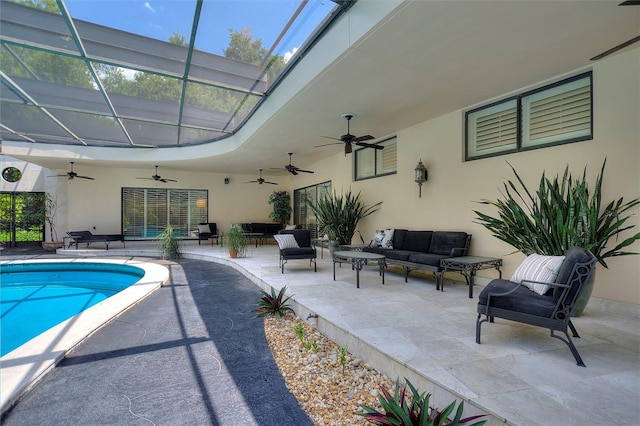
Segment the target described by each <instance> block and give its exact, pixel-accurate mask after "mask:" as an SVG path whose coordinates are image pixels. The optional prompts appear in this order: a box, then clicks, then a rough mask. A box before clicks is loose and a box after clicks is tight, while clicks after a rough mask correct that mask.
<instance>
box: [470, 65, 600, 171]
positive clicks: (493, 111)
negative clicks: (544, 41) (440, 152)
mask: <svg viewBox="0 0 640 426" xmlns="http://www.w3.org/2000/svg"><path fill="white" fill-rule="evenodd" d="M465 121H466V135H467V138H466V153H465V160H475V159H478V158H483V157H489V156H494V155H501V154H508V153H512V152H517V151H524V150H528V149H535V148H541V147H545V146H551V145H557V144H563V143H570V142H578V141H582V140H587V139H592V138H593V104H592V73H591V72H589V73H586V74H581V75H579V76H576V77H573V78H570V79H567V80H563V81H560V82H558V83H555V84H552V85H549V86H545V87H542V88H540V89H536V90H532V91H530V92H526V93H523V94H521V95H518V96H515V97H513V98H509V99H505V100H502V101H499V102H496V103H492V104H490V105H486V106H483V107H480V108H477V109H474V110H471V111H468V112H467V113H466V120H465Z"/></svg>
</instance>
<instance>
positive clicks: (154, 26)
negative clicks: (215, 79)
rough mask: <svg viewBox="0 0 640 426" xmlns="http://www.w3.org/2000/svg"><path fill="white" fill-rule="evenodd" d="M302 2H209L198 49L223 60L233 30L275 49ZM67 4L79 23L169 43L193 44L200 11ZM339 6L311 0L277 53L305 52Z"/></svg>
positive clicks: (178, 1)
mask: <svg viewBox="0 0 640 426" xmlns="http://www.w3.org/2000/svg"><path fill="white" fill-rule="evenodd" d="M299 3H300V0H205V2H204V3H203V7H202V13H201V17H200V23H199V26H198V36H197V38H196V47H197V48H198V49H200V50H204V51H207V52H210V53H214V54H218V55H221V54H222V49H223V48H225V47H226V46H227V45H228V43H229V31H228V29H229V28H232V29H234V30H236V31H238V30H240V29H242V28H245V27H248V28H251V33H252V34H253V35H254V36H255V37H258V38H261V39H262V42H263V46H264V47H266V48H269V47H270V46H271V43H273V42H274V40H275V38H276V37H277V36H278V34H279V33H280V31H281V30H282V28H283V27H284V26H285V24H286V22H287V21H288V20H289V19H290V17H291V16H292V15H293V13H294V11H295V9H296V8H297V7H298V4H299ZM66 4H67V7H68V9H69V11H70V13H71V15H72V16H73V17H74V18H75V19H80V20H84V21H89V22H93V23H96V24H100V25H105V26H110V27H113V28H117V29H119V30H123V31H127V32H132V33H136V34H140V35H144V36H146V37H151V38H155V39H158V40H163V41H166V40H167V39H168V38H169V37H170V36H171V35H172V34H173V33H174V32H176V31H177V32H179V33H181V34H183V35H185V36H186V37H187V40H188V38H189V36H190V34H191V25H192V23H193V15H194V11H195V1H194V0H163V1H161V0H157V1H154V0H146V1H139V0H67V1H66ZM333 6H334V3H333V2H331V1H329V0H327V1H322V0H311V1H310V2H309V5H308V6H307V7H306V8H305V11H304V12H303V13H302V15H301V17H302V20H301V22H299V23H298V22H297V23H296V24H295V25H294V26H293V29H295V30H297V31H296V34H294V35H292V36H290V37H287V38H285V43H284V45H283V46H280V47H279V48H278V50H277V51H276V53H278V54H281V55H284V54H285V52H287V51H291V50H292V49H293V48H297V47H299V46H300V44H302V43H303V42H304V40H306V38H307V37H308V35H309V33H310V32H311V31H313V29H314V28H316V27H317V25H318V24H319V22H320V21H321V20H322V19H324V17H325V16H326V15H327V14H328V13H329V11H330V10H331V9H332V8H333Z"/></svg>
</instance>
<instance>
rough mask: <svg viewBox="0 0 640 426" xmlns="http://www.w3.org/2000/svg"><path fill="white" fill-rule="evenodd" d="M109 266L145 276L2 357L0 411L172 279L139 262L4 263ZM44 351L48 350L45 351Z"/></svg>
mask: <svg viewBox="0 0 640 426" xmlns="http://www.w3.org/2000/svg"><path fill="white" fill-rule="evenodd" d="M62 262H64V263H109V264H121V265H131V266H136V267H138V268H141V269H142V270H144V275H143V277H142V278H140V279H139V280H138V281H137V282H136V283H135V284H133V285H131V286H129V287H127V288H126V289H124V290H122V291H120V292H119V293H117V294H114V295H113V296H111V297H109V298H108V299H105V300H103V301H102V302H100V303H97V304H96V305H94V306H92V307H90V308H88V309H86V310H84V311H83V312H81V313H79V314H77V315H75V316H73V317H71V318H69V319H67V320H65V321H63V322H61V323H60V324H58V325H56V326H54V327H52V328H50V329H49V330H47V331H45V332H44V333H41V334H40V335H38V336H36V337H34V338H33V339H31V340H29V341H28V342H27V343H25V344H23V345H22V346H20V347H18V348H16V349H14V350H13V351H11V352H9V353H7V354H6V355H4V356H3V357H2V358H0V412H2V413H4V412H5V411H6V410H8V409H9V408H11V407H12V406H13V405H14V404H15V403H16V402H17V400H18V399H19V398H20V396H21V395H22V394H24V393H25V392H26V391H27V390H29V389H30V388H31V387H33V386H34V385H35V384H36V383H37V382H38V381H39V380H40V379H41V378H42V377H43V376H44V375H45V374H46V373H47V372H48V371H49V370H51V369H52V368H53V367H54V366H55V365H56V364H57V363H58V362H60V361H61V360H62V359H63V358H64V356H65V354H66V353H67V352H69V351H70V350H71V349H73V348H74V347H75V346H76V345H78V344H79V343H81V342H82V341H83V340H85V339H86V338H87V337H89V336H90V335H91V334H93V333H95V332H96V331H97V330H99V329H100V328H101V327H102V326H104V325H105V324H107V323H109V322H110V321H112V320H113V319H115V318H117V317H118V316H120V315H121V314H122V313H124V312H125V311H126V310H128V309H130V308H131V307H133V306H135V305H136V304H138V303H139V302H140V301H141V300H143V299H144V298H145V297H147V296H149V295H150V294H151V293H153V292H154V291H155V290H157V289H159V288H160V287H161V286H162V284H164V283H166V282H167V281H168V279H169V270H168V269H167V268H166V267H165V266H162V265H159V264H156V263H151V262H148V261H144V260H136V259H114V258H109V259H106V258H90V259H59V258H58V259H30V260H24V259H22V260H17V259H16V260H3V261H0V265H4V264H15V263H62ZM42 348H46V349H45V350H44V351H43V349H42Z"/></svg>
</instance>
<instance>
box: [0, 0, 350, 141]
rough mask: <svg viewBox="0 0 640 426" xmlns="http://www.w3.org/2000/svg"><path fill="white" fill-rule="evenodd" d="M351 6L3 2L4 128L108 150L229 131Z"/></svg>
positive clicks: (277, 0)
mask: <svg viewBox="0 0 640 426" xmlns="http://www.w3.org/2000/svg"><path fill="white" fill-rule="evenodd" d="M352 3H353V2H352V1H338V0H334V1H320V0H302V1H282V0H270V1H258V0H243V1H236V0H179V1H177V0H173V1H136V0H129V1H108V0H92V1H86V0H3V1H2V2H1V3H0V16H1V22H0V24H1V25H0V40H1V51H0V55H1V57H0V59H1V60H0V77H1V80H2V86H1V92H0V95H1V98H2V105H1V107H2V118H1V123H0V127H1V129H0V136H1V137H2V138H4V139H17V140H24V141H32V142H39V143H56V144H73V145H78V144H80V145H87V146H105V147H109V146H113V147H175V146H187V145H194V144H202V143H207V142H213V141H216V140H219V139H222V138H225V137H227V136H229V135H232V134H233V133H234V132H236V131H237V130H238V128H239V127H240V126H242V124H243V123H245V121H246V120H247V119H248V117H249V116H250V115H251V114H252V113H253V112H254V111H255V110H256V108H258V107H259V106H260V104H261V103H262V101H263V100H264V99H265V98H266V97H267V96H268V95H269V94H270V93H271V92H272V91H273V90H274V88H275V87H276V86H277V85H278V82H279V81H280V79H281V78H283V76H284V75H285V74H286V73H287V71H288V70H289V69H291V67H292V66H294V65H295V63H296V61H297V60H298V58H300V57H302V55H303V54H304V52H305V51H306V50H307V49H309V48H310V47H311V46H312V45H313V43H314V40H316V39H317V38H318V37H319V35H320V34H321V33H322V32H323V31H324V29H326V28H327V27H328V26H329V25H330V24H331V22H332V21H333V20H334V19H335V18H336V17H337V16H338V15H339V14H340V13H341V12H343V11H344V10H346V8H348V7H349V6H350V5H351V4H352Z"/></svg>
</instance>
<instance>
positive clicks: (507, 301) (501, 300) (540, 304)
mask: <svg viewBox="0 0 640 426" xmlns="http://www.w3.org/2000/svg"><path fill="white" fill-rule="evenodd" d="M517 286H518V284H517V283H514V282H512V281H507V280H500V279H497V280H492V281H491V282H490V283H489V284H487V286H486V287H485V288H484V289H483V290H482V291H481V292H480V294H479V295H478V313H484V312H485V311H484V309H485V307H486V305H487V299H488V296H489V295H490V294H498V293H506V292H508V291H511V290H513V289H514V288H515V287H517ZM491 307H493V308H499V309H505V310H508V311H516V312H521V313H525V314H531V315H536V316H539V317H544V318H551V315H552V314H553V310H554V309H555V307H556V302H555V301H554V300H553V296H550V295H549V296H541V295H539V294H536V293H534V292H532V291H531V290H529V289H528V288H527V287H524V286H520V287H518V289H517V290H516V291H514V292H513V293H511V294H509V295H506V296H499V297H492V298H491Z"/></svg>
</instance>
